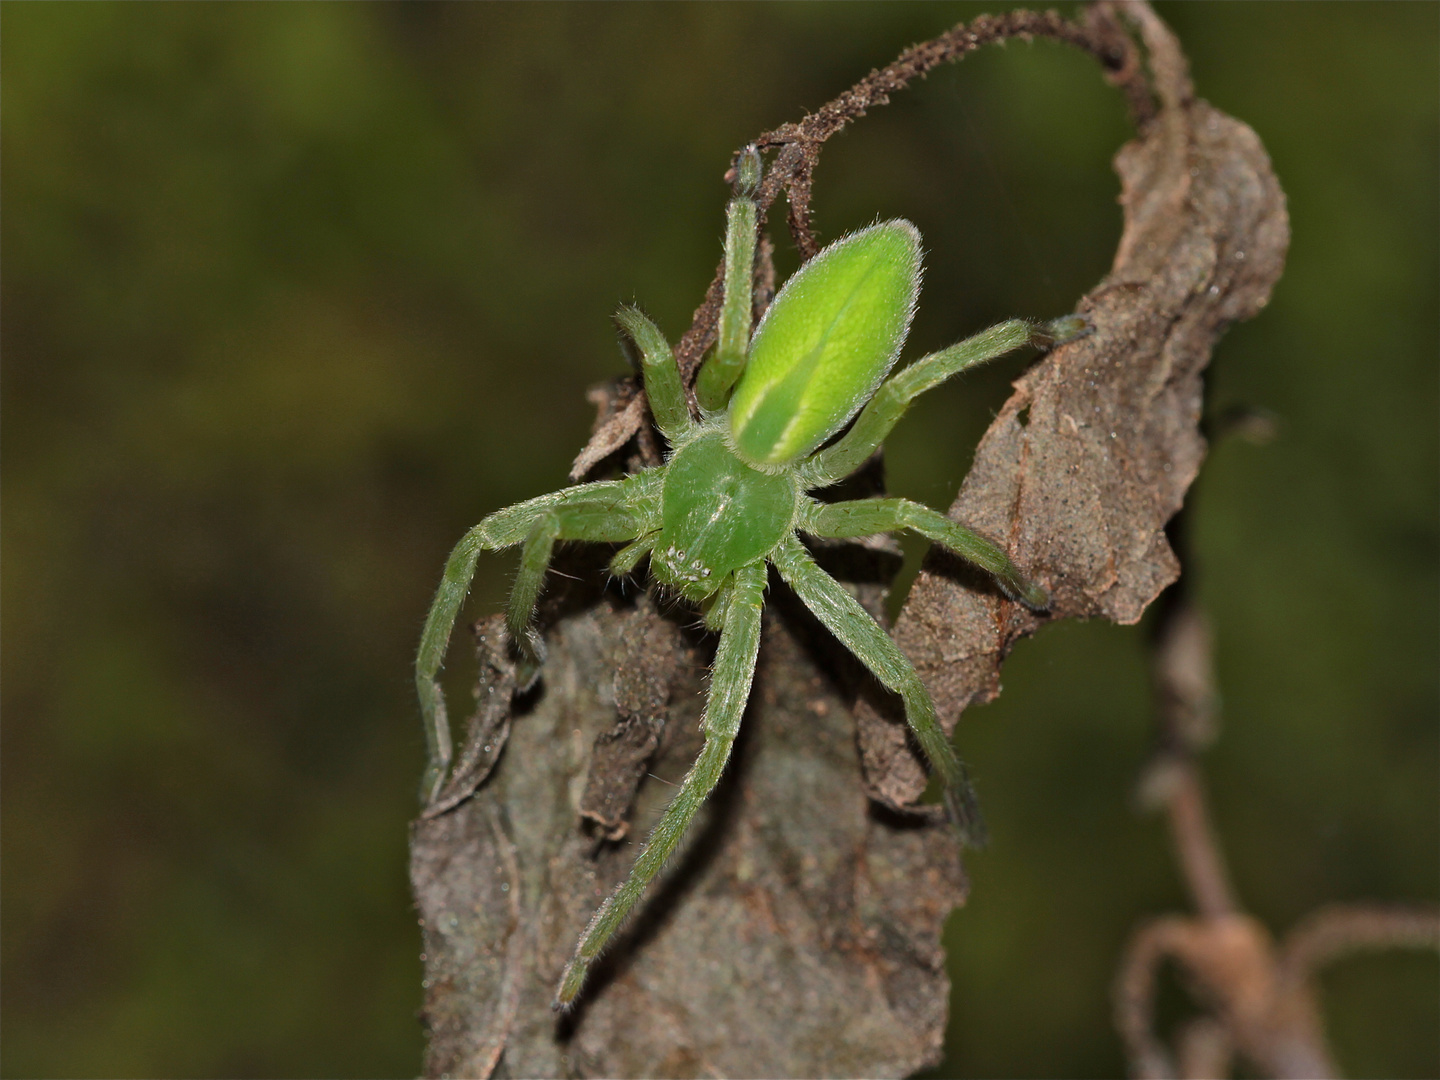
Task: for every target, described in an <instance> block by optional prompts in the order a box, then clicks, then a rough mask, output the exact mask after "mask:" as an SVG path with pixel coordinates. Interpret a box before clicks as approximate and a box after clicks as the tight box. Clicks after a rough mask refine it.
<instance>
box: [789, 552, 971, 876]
mask: <svg viewBox="0 0 1440 1080" xmlns="http://www.w3.org/2000/svg"><path fill="white" fill-rule="evenodd" d="M770 561H771V562H773V563H774V564H775V568H776V569H777V570H779V571H780V576H781V577H782V578H784V579H785V581H786V583H787V584H788V585H789V586H790V587H791V588H792V589H794V590H795V595H796V596H798V597H800V599H801V601H802V602H803V603H804V604H805V606H806V607H808V608H809V609H810V610H811V611H812V612H814V613H815V617H816V618H817V619H819V620H820V622H821V623H822V624H824V626H825V628H826V629H827V630H829V631H830V632H831V633H832V634H834V635H835V636H836V637H837V638H839V639H840V642H841V644H843V645H844V646H845V647H846V648H847V649H849V650H850V651H851V652H852V653H854V654H855V656H856V658H857V659H858V660H859V661H860V662H861V663H862V664H864V665H865V666H866V667H867V668H869V669H870V670H871V672H873V673H874V675H875V677H876V678H877V679H879V680H880V681H881V682H882V683H883V684H884V685H885V686H886V687H887V688H889V689H890V690H892V691H894V692H895V693H897V694H899V695H900V698H901V700H902V701H903V702H904V703H905V719H906V721H907V722H908V723H909V724H910V730H912V731H913V732H914V733H915V738H916V740H917V741H918V742H919V743H920V748H921V749H922V750H924V751H925V756H926V757H927V758H929V759H930V763H931V765H933V766H934V768H935V771H936V772H938V773H939V774H940V777H941V779H942V780H944V781H945V805H946V809H947V810H948V811H949V813H950V818H951V820H952V821H953V822H954V823H955V827H956V829H957V830H958V831H959V833H960V836H961V838H962V839H963V840H964V841H965V842H966V843H968V844H971V845H972V846H975V847H980V846H982V845H983V844H984V843H985V826H984V822H983V821H982V820H981V817H980V807H979V804H978V803H977V802H976V799H975V792H974V789H973V788H972V787H971V785H970V778H969V776H968V775H967V774H966V772H965V766H964V764H963V763H962V762H961V761H960V758H959V756H957V755H956V753H955V748H954V747H953V746H951V745H950V740H949V739H948V738H947V737H946V735H945V732H944V730H943V729H942V728H941V727H940V724H939V722H938V721H937V720H936V719H935V706H934V704H933V703H932V702H931V700H930V695H929V693H928V692H927V691H926V690H925V686H924V684H923V683H922V682H921V681H920V676H918V675H916V674H915V669H914V668H913V667H911V666H910V661H909V660H907V659H906V658H905V654H904V653H902V652H901V651H900V647H899V646H898V645H896V644H895V642H894V641H892V640H891V639H890V635H889V634H887V633H886V632H885V631H884V630H883V629H882V628H881V627H880V625H879V624H878V623H877V622H876V621H875V620H874V619H872V618H871V617H870V615H869V614H868V613H867V612H866V611H865V609H864V608H862V607H861V606H860V602H859V601H858V600H856V599H855V597H853V596H851V595H850V594H849V593H848V592H846V591H845V589H844V588H843V587H842V586H841V585H840V583H839V582H838V581H836V580H835V579H834V578H832V577H831V576H830V575H829V574H827V573H825V571H824V570H821V569H820V567H819V566H817V565H816V563H815V560H814V559H812V558H811V557H810V553H809V552H808V551H806V550H805V548H804V546H803V545H802V544H801V543H800V541H799V540H797V539H795V537H793V536H791V537H790V538H789V539H788V540H786V541H785V542H784V543H782V544H781V545H780V546H779V547H778V548H776V550H775V552H774V554H772V555H771V556H770Z"/></svg>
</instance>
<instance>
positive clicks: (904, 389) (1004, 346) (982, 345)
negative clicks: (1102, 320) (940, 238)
mask: <svg viewBox="0 0 1440 1080" xmlns="http://www.w3.org/2000/svg"><path fill="white" fill-rule="evenodd" d="M1090 329H1091V325H1090V322H1089V320H1087V319H1084V318H1082V317H1080V316H1078V315H1067V316H1065V317H1064V318H1061V319H1055V320H1054V321H1052V322H1048V323H1032V322H1028V321H1026V320H1025V319H1011V320H1009V321H1008V322H1003V323H999V324H997V325H995V326H992V327H990V329H988V330H982V331H981V332H980V333H978V334H976V335H975V336H974V337H969V338H966V339H965V340H964V341H961V342H959V343H957V344H955V345H951V346H950V347H949V348H948V349H941V350H940V351H939V352H936V353H931V354H930V355H929V356H926V357H922V358H921V359H919V360H917V361H915V363H913V364H911V365H909V366H908V367H906V368H904V369H902V370H901V371H900V372H898V373H897V374H895V375H893V376H891V377H890V378H889V379H888V380H887V381H886V382H884V383H882V384H881V386H880V389H879V390H877V391H876V392H875V396H874V397H872V398H871V399H870V403H869V404H868V405H866V406H865V408H864V409H863V410H862V411H861V413H860V415H859V416H858V417H856V418H855V423H854V424H852V425H851V427H850V430H849V431H848V432H846V434H845V436H844V437H843V438H842V439H840V441H839V442H837V443H835V445H833V446H831V447H829V448H828V449H825V450H822V451H820V452H819V453H818V454H816V455H815V457H814V458H812V459H811V460H810V462H809V463H807V465H806V466H805V472H804V479H805V485H806V487H810V488H816V487H825V486H826V485H828V484H833V483H835V482H836V481H838V480H843V479H844V478H845V477H847V476H849V475H850V474H851V473H852V472H854V471H855V470H856V469H858V468H859V467H860V466H861V465H863V464H865V462H866V460H867V459H868V458H869V457H870V455H871V454H873V453H874V452H875V451H876V449H878V448H879V446H880V444H881V443H883V442H884V441H885V436H887V435H889V434H890V430H891V429H892V428H893V427H894V426H895V425H896V424H897V423H898V422H899V420H900V418H901V417H902V416H904V415H905V410H907V409H908V408H910V402H912V401H913V400H915V398H917V397H919V396H920V395H921V394H923V393H924V392H925V391H926V390H931V389H934V388H935V387H937V386H939V385H940V384H941V383H942V382H944V381H945V380H946V379H948V378H950V377H951V376H952V375H956V374H958V373H959V372H962V371H964V370H965V369H966V368H969V367H974V366H975V365H976V364H983V363H985V362H986V361H987V360H994V359H996V358H997V357H1000V356H1004V355H1005V354H1006V353H1008V352H1012V351H1014V350H1015V349H1018V348H1019V347H1020V346H1022V345H1027V344H1028V345H1034V346H1036V347H1038V348H1042V349H1049V348H1053V347H1054V346H1056V345H1063V344H1064V343H1065V342H1067V341H1073V340H1074V339H1075V338H1078V337H1081V336H1083V335H1084V334H1086V333H1089V331H1090Z"/></svg>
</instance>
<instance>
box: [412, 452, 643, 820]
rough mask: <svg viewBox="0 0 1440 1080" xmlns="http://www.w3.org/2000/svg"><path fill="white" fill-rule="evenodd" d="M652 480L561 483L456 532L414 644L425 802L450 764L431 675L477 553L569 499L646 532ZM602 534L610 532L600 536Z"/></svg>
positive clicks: (500, 544)
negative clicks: (417, 645)
mask: <svg viewBox="0 0 1440 1080" xmlns="http://www.w3.org/2000/svg"><path fill="white" fill-rule="evenodd" d="M658 480H659V474H658V473H655V472H652V473H639V474H637V475H635V476H631V477H627V478H626V479H625V480H614V481H606V482H603V483H597V484H584V485H581V486H579V487H573V488H565V489H564V490H562V491H555V492H551V493H550V494H548V495H541V496H539V497H538V498H534V499H529V500H527V501H525V502H523V503H516V504H515V505H514V506H510V507H506V508H505V509H504V510H497V511H496V512H495V513H493V514H491V515H490V516H489V517H487V518H486V519H485V520H484V521H482V522H480V524H479V525H476V526H475V527H474V528H473V529H471V530H470V531H469V532H467V533H466V534H465V535H464V536H463V537H461V539H460V542H459V543H458V544H456V545H455V548H454V550H453V551H451V553H450V557H449V559H448V560H446V563H445V573H444V576H443V577H442V578H441V579H440V587H439V588H438V589H436V591H435V599H434V600H433V601H432V602H431V604H430V613H429V615H428V616H426V619H425V629H424V630H423V631H421V634H420V648H419V651H418V652H417V653H416V655H415V691H416V694H417V696H418V697H419V699H420V714H421V718H422V720H423V722H424V725H425V743H426V754H427V759H428V761H427V765H426V770H425V779H424V782H423V784H422V786H421V795H422V797H423V798H425V799H426V800H427V801H428V800H429V799H431V798H432V797H434V795H435V793H436V792H438V791H439V790H440V787H441V785H442V784H443V782H444V779H445V773H446V771H447V770H448V769H449V767H450V756H451V753H452V747H451V742H450V722H449V719H448V717H447V715H446V711H445V696H444V694H443V693H441V690H440V684H439V682H438V681H437V679H436V676H437V675H438V674H439V673H440V667H441V665H442V664H443V663H444V661H445V650H446V648H447V647H448V646H449V644H450V631H451V630H452V628H453V627H454V625H455V619H456V618H457V617H458V616H459V614H460V607H461V605H462V604H464V602H465V594H466V593H468V592H469V591H470V581H471V579H472V578H474V576H475V564H476V562H477V561H478V560H479V558H480V552H482V551H493V550H496V549H499V548H506V547H512V546H514V545H515V544H519V543H521V542H524V541H526V540H527V538H528V537H529V536H530V535H531V532H532V531H533V529H534V528H535V526H536V523H537V521H539V520H540V519H541V518H543V517H545V515H547V514H550V513H553V512H557V511H560V510H564V509H565V508H567V507H569V506H571V505H575V504H583V505H586V506H588V507H591V508H592V511H593V510H594V508H601V509H602V513H612V514H615V515H617V516H619V517H621V518H625V519H629V518H633V517H636V516H638V517H642V518H644V519H645V522H646V523H645V524H643V525H641V526H639V527H637V528H636V529H635V530H634V532H631V533H629V535H627V536H621V537H619V538H620V539H626V540H628V539H630V538H632V537H634V536H635V535H636V533H641V532H646V531H648V530H649V529H650V528H652V527H654V526H652V525H651V524H649V522H650V520H651V519H658V517H659V494H660V487H659V483H658ZM656 524H658V520H657V522H656ZM607 538H611V537H601V539H607ZM577 539H583V538H580V537H577ZM552 543H553V541H552ZM547 561H548V560H547ZM537 588H538V586H537ZM512 608H513V604H512ZM527 620H528V611H527Z"/></svg>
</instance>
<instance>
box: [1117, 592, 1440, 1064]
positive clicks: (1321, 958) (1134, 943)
mask: <svg viewBox="0 0 1440 1080" xmlns="http://www.w3.org/2000/svg"><path fill="white" fill-rule="evenodd" d="M1154 668H1155V672H1156V679H1155V689H1156V700H1157V702H1158V703H1159V710H1158V713H1159V717H1158V718H1159V724H1158V739H1157V751H1156V755H1155V758H1154V760H1152V762H1151V763H1150V765H1149V766H1148V767H1147V769H1146V772H1145V775H1144V777H1143V778H1142V780H1141V784H1140V790H1141V799H1142V802H1145V803H1147V804H1149V805H1151V806H1152V807H1159V808H1163V809H1164V810H1165V812H1166V814H1167V816H1168V817H1169V820H1170V828H1171V835H1172V837H1173V840H1174V843H1175V854H1176V859H1177V861H1178V862H1179V864H1180V871H1181V875H1182V877H1183V878H1184V879H1185V882H1186V885H1187V886H1188V889H1189V892H1190V896H1191V899H1192V901H1193V903H1194V905H1195V908H1196V911H1197V913H1198V914H1197V915H1196V916H1194V917H1190V916H1180V915H1170V916H1165V917H1162V918H1158V919H1153V920H1151V921H1149V922H1147V923H1145V924H1144V925H1142V926H1141V927H1140V928H1139V929H1137V930H1136V931H1135V933H1134V934H1133V935H1132V936H1131V939H1130V942H1129V944H1128V945H1127V946H1126V949H1125V952H1124V955H1123V956H1122V958H1121V962H1120V966H1119V971H1118V973H1117V977H1116V982H1115V1022H1116V1027H1117V1028H1118V1029H1119V1032H1120V1035H1121V1038H1122V1040H1123V1041H1124V1043H1125V1048H1126V1052H1127V1054H1128V1056H1129V1059H1130V1068H1131V1072H1132V1073H1133V1075H1135V1076H1137V1077H1145V1078H1155V1080H1159V1078H1166V1077H1196V1078H1201V1077H1204V1078H1214V1077H1217V1076H1226V1075H1229V1073H1230V1071H1231V1068H1232V1066H1233V1059H1234V1058H1235V1056H1237V1055H1238V1056H1240V1057H1242V1058H1244V1059H1245V1060H1246V1061H1248V1062H1249V1063H1250V1064H1251V1065H1252V1066H1253V1067H1254V1068H1256V1069H1258V1070H1260V1072H1261V1073H1262V1074H1264V1075H1267V1076H1274V1077H1297V1078H1299V1077H1325V1076H1335V1075H1338V1072H1337V1069H1336V1066H1335V1063H1334V1061H1333V1058H1332V1056H1331V1053H1330V1050H1329V1047H1328V1046H1327V1045H1326V1040H1325V1029H1324V1021H1323V1018H1322V1015H1321V1011H1320V1007H1319V1002H1318V999H1317V998H1316V994H1315V989H1314V976H1315V975H1316V974H1317V973H1318V971H1319V969H1320V968H1321V967H1323V966H1324V965H1325V964H1326V963H1328V962H1330V961H1331V960H1333V959H1335V958H1336V957H1338V956H1340V955H1343V954H1344V953H1346V952H1350V951H1354V950H1358V949H1367V948H1369V949H1373V948H1387V947H1392V948H1393V947H1411V948H1416V947H1428V948H1434V947H1436V946H1437V945H1440V911H1435V910H1426V909H1416V908H1404V907H1390V908H1387V907H1379V906H1374V905H1356V906H1335V907H1329V908H1323V909H1321V910H1320V911H1318V912H1316V913H1315V914H1313V915H1311V916H1309V917H1308V918H1306V919H1305V920H1304V921H1303V922H1302V923H1300V925H1299V926H1297V927H1295V928H1294V929H1293V930H1291V932H1290V933H1289V935H1287V937H1286V938H1285V940H1284V941H1283V942H1282V943H1281V944H1280V945H1279V946H1278V947H1277V946H1276V944H1275V943H1274V941H1273V939H1272V938H1271V936H1270V934H1269V932H1268V931H1267V930H1266V929H1265V927H1264V926H1262V925H1261V924H1260V922H1259V921H1258V920H1256V919H1254V918H1253V917H1251V916H1250V915H1247V914H1245V913H1244V912H1243V911H1242V910H1241V909H1240V907H1239V904H1238V903H1237V901H1236V900H1235V898H1234V896H1233V894H1232V892H1231V889H1230V885H1229V875H1228V873H1227V871H1226V869H1225V860H1224V855H1223V854H1222V852H1221V849H1220V844H1219V840H1218V837H1217V836H1216V835H1215V833H1214V831H1213V829H1212V828H1211V827H1210V824H1209V814H1208V812H1207V810H1206V805H1205V804H1206V800H1205V788H1204V783H1203V780H1202V779H1201V775H1200V769H1199V764H1198V759H1197V754H1198V752H1199V750H1200V749H1202V748H1203V746H1204V745H1206V744H1208V742H1209V741H1210V739H1211V738H1213V735H1214V702H1215V700H1216V691H1215V686H1214V675H1213V669H1212V665H1211V641H1210V634H1209V631H1208V629H1207V627H1206V625H1205V621H1204V619H1203V617H1202V616H1201V614H1200V612H1199V610H1198V608H1196V607H1195V606H1194V604H1193V603H1192V602H1191V601H1190V600H1189V599H1188V598H1187V597H1186V596H1185V595H1184V591H1183V590H1181V591H1180V593H1179V595H1177V597H1176V598H1175V599H1174V600H1173V601H1172V603H1171V606H1170V609H1169V610H1168V611H1167V612H1166V613H1165V614H1164V616H1163V620H1162V628H1161V631H1160V633H1159V635H1158V640H1157V645H1156V649H1155V662H1154ZM1167 959H1168V960H1171V961H1173V962H1174V963H1175V964H1176V965H1177V966H1178V967H1179V970H1180V974H1181V977H1182V979H1183V980H1184V981H1185V982H1186V983H1187V985H1188V986H1189V987H1190V988H1191V990H1192V992H1193V993H1194V995H1195V997H1196V998H1197V1000H1198V1001H1199V1002H1200V1004H1201V1005H1202V1006H1203V1007H1204V1008H1205V1009H1206V1013H1205V1015H1203V1016H1202V1017H1200V1018H1199V1019H1197V1020H1194V1021H1191V1022H1190V1023H1188V1024H1187V1025H1185V1026H1184V1027H1183V1028H1182V1029H1181V1030H1180V1032H1179V1034H1178V1036H1177V1038H1176V1044H1177V1045H1176V1052H1175V1054H1174V1055H1172V1054H1171V1052H1170V1051H1169V1050H1168V1049H1167V1048H1166V1046H1165V1044H1164V1042H1162V1041H1161V1039H1160V1038H1159V1037H1158V1036H1157V1035H1156V1033H1155V1030H1154V1020H1155V1017H1154V1003H1155V995H1156V974H1157V972H1158V971H1159V968H1160V965H1161V964H1162V962H1164V961H1165V960H1167Z"/></svg>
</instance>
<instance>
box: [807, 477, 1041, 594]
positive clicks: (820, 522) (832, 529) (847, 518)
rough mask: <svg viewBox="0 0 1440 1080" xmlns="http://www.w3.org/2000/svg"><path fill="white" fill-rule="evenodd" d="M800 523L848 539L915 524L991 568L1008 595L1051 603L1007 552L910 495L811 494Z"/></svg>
mask: <svg viewBox="0 0 1440 1080" xmlns="http://www.w3.org/2000/svg"><path fill="white" fill-rule="evenodd" d="M800 528H801V529H802V530H804V531H805V532H808V533H809V534H810V535H812V536H823V537H828V538H832V539H846V540H848V539H853V538H855V537H857V536H873V535H874V534H875V533H882V532H895V531H897V530H899V529H910V530H911V531H913V532H917V533H919V534H920V535H921V536H923V537H925V538H926V539H927V540H933V541H935V543H937V544H940V545H942V546H944V547H945V548H948V549H949V550H950V551H953V552H954V553H955V554H956V555H959V556H960V557H961V558H962V559H964V560H965V561H966V562H968V563H973V564H974V565H976V566H978V567H980V569H982V570H984V571H986V572H987V573H989V574H990V576H991V577H993V578H994V579H995V581H996V583H997V584H999V586H1000V587H1001V588H1002V589H1004V590H1005V595H1007V596H1009V597H1010V598H1011V599H1012V600H1017V601H1019V602H1020V603H1022V604H1024V605H1025V606H1026V607H1028V608H1030V609H1031V610H1032V611H1043V610H1045V609H1046V608H1047V607H1049V606H1050V597H1049V596H1048V595H1047V594H1046V592H1045V590H1044V589H1042V588H1040V586H1038V585H1036V584H1035V583H1034V582H1032V581H1030V580H1028V579H1027V578H1026V577H1025V575H1024V574H1022V573H1021V572H1020V570H1019V569H1018V568H1017V567H1016V566H1015V564H1014V563H1013V562H1011V561H1010V557H1009V556H1008V555H1006V554H1005V552H1003V551H1001V550H1000V549H999V548H998V547H996V546H995V545H994V544H992V543H991V542H990V541H989V540H986V539H985V538H984V537H983V536H980V535H979V534H978V533H974V532H971V531H970V530H969V529H967V528H965V526H963V525H959V524H957V523H955V522H953V521H951V520H950V519H949V518H948V517H946V516H945V515H944V514H942V513H940V512H939V511H938V510H932V509H930V507H928V506H925V505H924V504H923V503H917V502H911V501H910V500H909V499H855V500H853V501H849V502H838V503H821V502H816V501H814V500H811V501H810V502H809V504H808V505H807V506H806V508H805V518H804V520H803V521H802V522H801V525H800Z"/></svg>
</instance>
